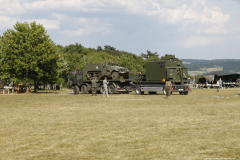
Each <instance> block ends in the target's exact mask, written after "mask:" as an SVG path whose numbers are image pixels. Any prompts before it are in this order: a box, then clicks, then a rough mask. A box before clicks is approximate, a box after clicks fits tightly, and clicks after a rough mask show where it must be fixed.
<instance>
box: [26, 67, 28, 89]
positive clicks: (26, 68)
mask: <svg viewBox="0 0 240 160" xmlns="http://www.w3.org/2000/svg"><path fill="white" fill-rule="evenodd" d="M26 89H27V90H26V91H27V92H28V67H27V68H26Z"/></svg>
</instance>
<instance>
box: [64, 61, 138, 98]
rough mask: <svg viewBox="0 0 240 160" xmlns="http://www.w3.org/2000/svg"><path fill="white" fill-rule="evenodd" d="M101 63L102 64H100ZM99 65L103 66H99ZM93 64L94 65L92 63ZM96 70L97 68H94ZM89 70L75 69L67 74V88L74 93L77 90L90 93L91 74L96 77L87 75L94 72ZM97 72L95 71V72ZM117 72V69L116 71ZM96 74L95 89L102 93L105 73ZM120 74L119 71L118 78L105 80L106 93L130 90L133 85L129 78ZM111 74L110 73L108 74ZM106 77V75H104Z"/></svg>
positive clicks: (76, 92)
mask: <svg viewBox="0 0 240 160" xmlns="http://www.w3.org/2000/svg"><path fill="white" fill-rule="evenodd" d="M101 65H102V64H101ZM101 65H100V67H103V66H101ZM93 66H94V65H93ZM95 66H98V64H95ZM96 70H97V69H96ZM96 70H94V72H95V71H96ZM90 72H91V70H90V69H89V68H88V70H87V69H81V70H77V71H73V72H71V73H69V74H68V75H67V79H68V85H67V87H68V88H72V89H73V92H74V94H78V93H79V92H81V93H84V94H86V93H91V92H92V83H91V80H90V79H91V78H92V77H93V76H95V77H96V75H91V76H89V75H88V74H94V72H91V73H90ZM95 73H97V72H95ZM118 73H119V71H118ZM99 75H100V74H98V76H97V77H98V82H97V91H98V92H100V93H103V78H102V77H105V76H106V74H102V75H101V76H99ZM120 75H121V74H120V73H119V78H118V79H108V80H107V81H108V82H109V84H108V93H109V94H115V93H129V92H132V91H133V90H134V89H133V87H134V86H133V85H132V83H131V79H124V78H123V76H120ZM109 76H111V75H109ZM106 77H108V76H106Z"/></svg>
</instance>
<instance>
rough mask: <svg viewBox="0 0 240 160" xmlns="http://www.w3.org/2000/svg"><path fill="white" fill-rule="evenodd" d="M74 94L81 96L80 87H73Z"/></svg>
mask: <svg viewBox="0 0 240 160" xmlns="http://www.w3.org/2000/svg"><path fill="white" fill-rule="evenodd" d="M73 94H79V87H78V86H74V87H73Z"/></svg>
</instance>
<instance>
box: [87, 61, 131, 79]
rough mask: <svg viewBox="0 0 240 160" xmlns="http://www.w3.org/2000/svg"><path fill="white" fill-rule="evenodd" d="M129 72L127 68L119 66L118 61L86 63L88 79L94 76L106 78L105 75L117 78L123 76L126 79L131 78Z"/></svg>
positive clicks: (109, 77)
mask: <svg viewBox="0 0 240 160" xmlns="http://www.w3.org/2000/svg"><path fill="white" fill-rule="evenodd" d="M129 72H130V71H129V70H128V69H127V68H124V67H119V66H118V63H116V62H109V63H99V64H88V65H86V75H87V77H88V79H91V78H92V77H94V76H96V77H98V79H99V80H100V79H104V77H108V79H113V80H117V79H119V77H121V76H122V77H123V78H124V79H129Z"/></svg>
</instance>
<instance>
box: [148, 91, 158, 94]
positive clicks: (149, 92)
mask: <svg viewBox="0 0 240 160" xmlns="http://www.w3.org/2000/svg"><path fill="white" fill-rule="evenodd" d="M148 94H157V92H151V91H148Z"/></svg>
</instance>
